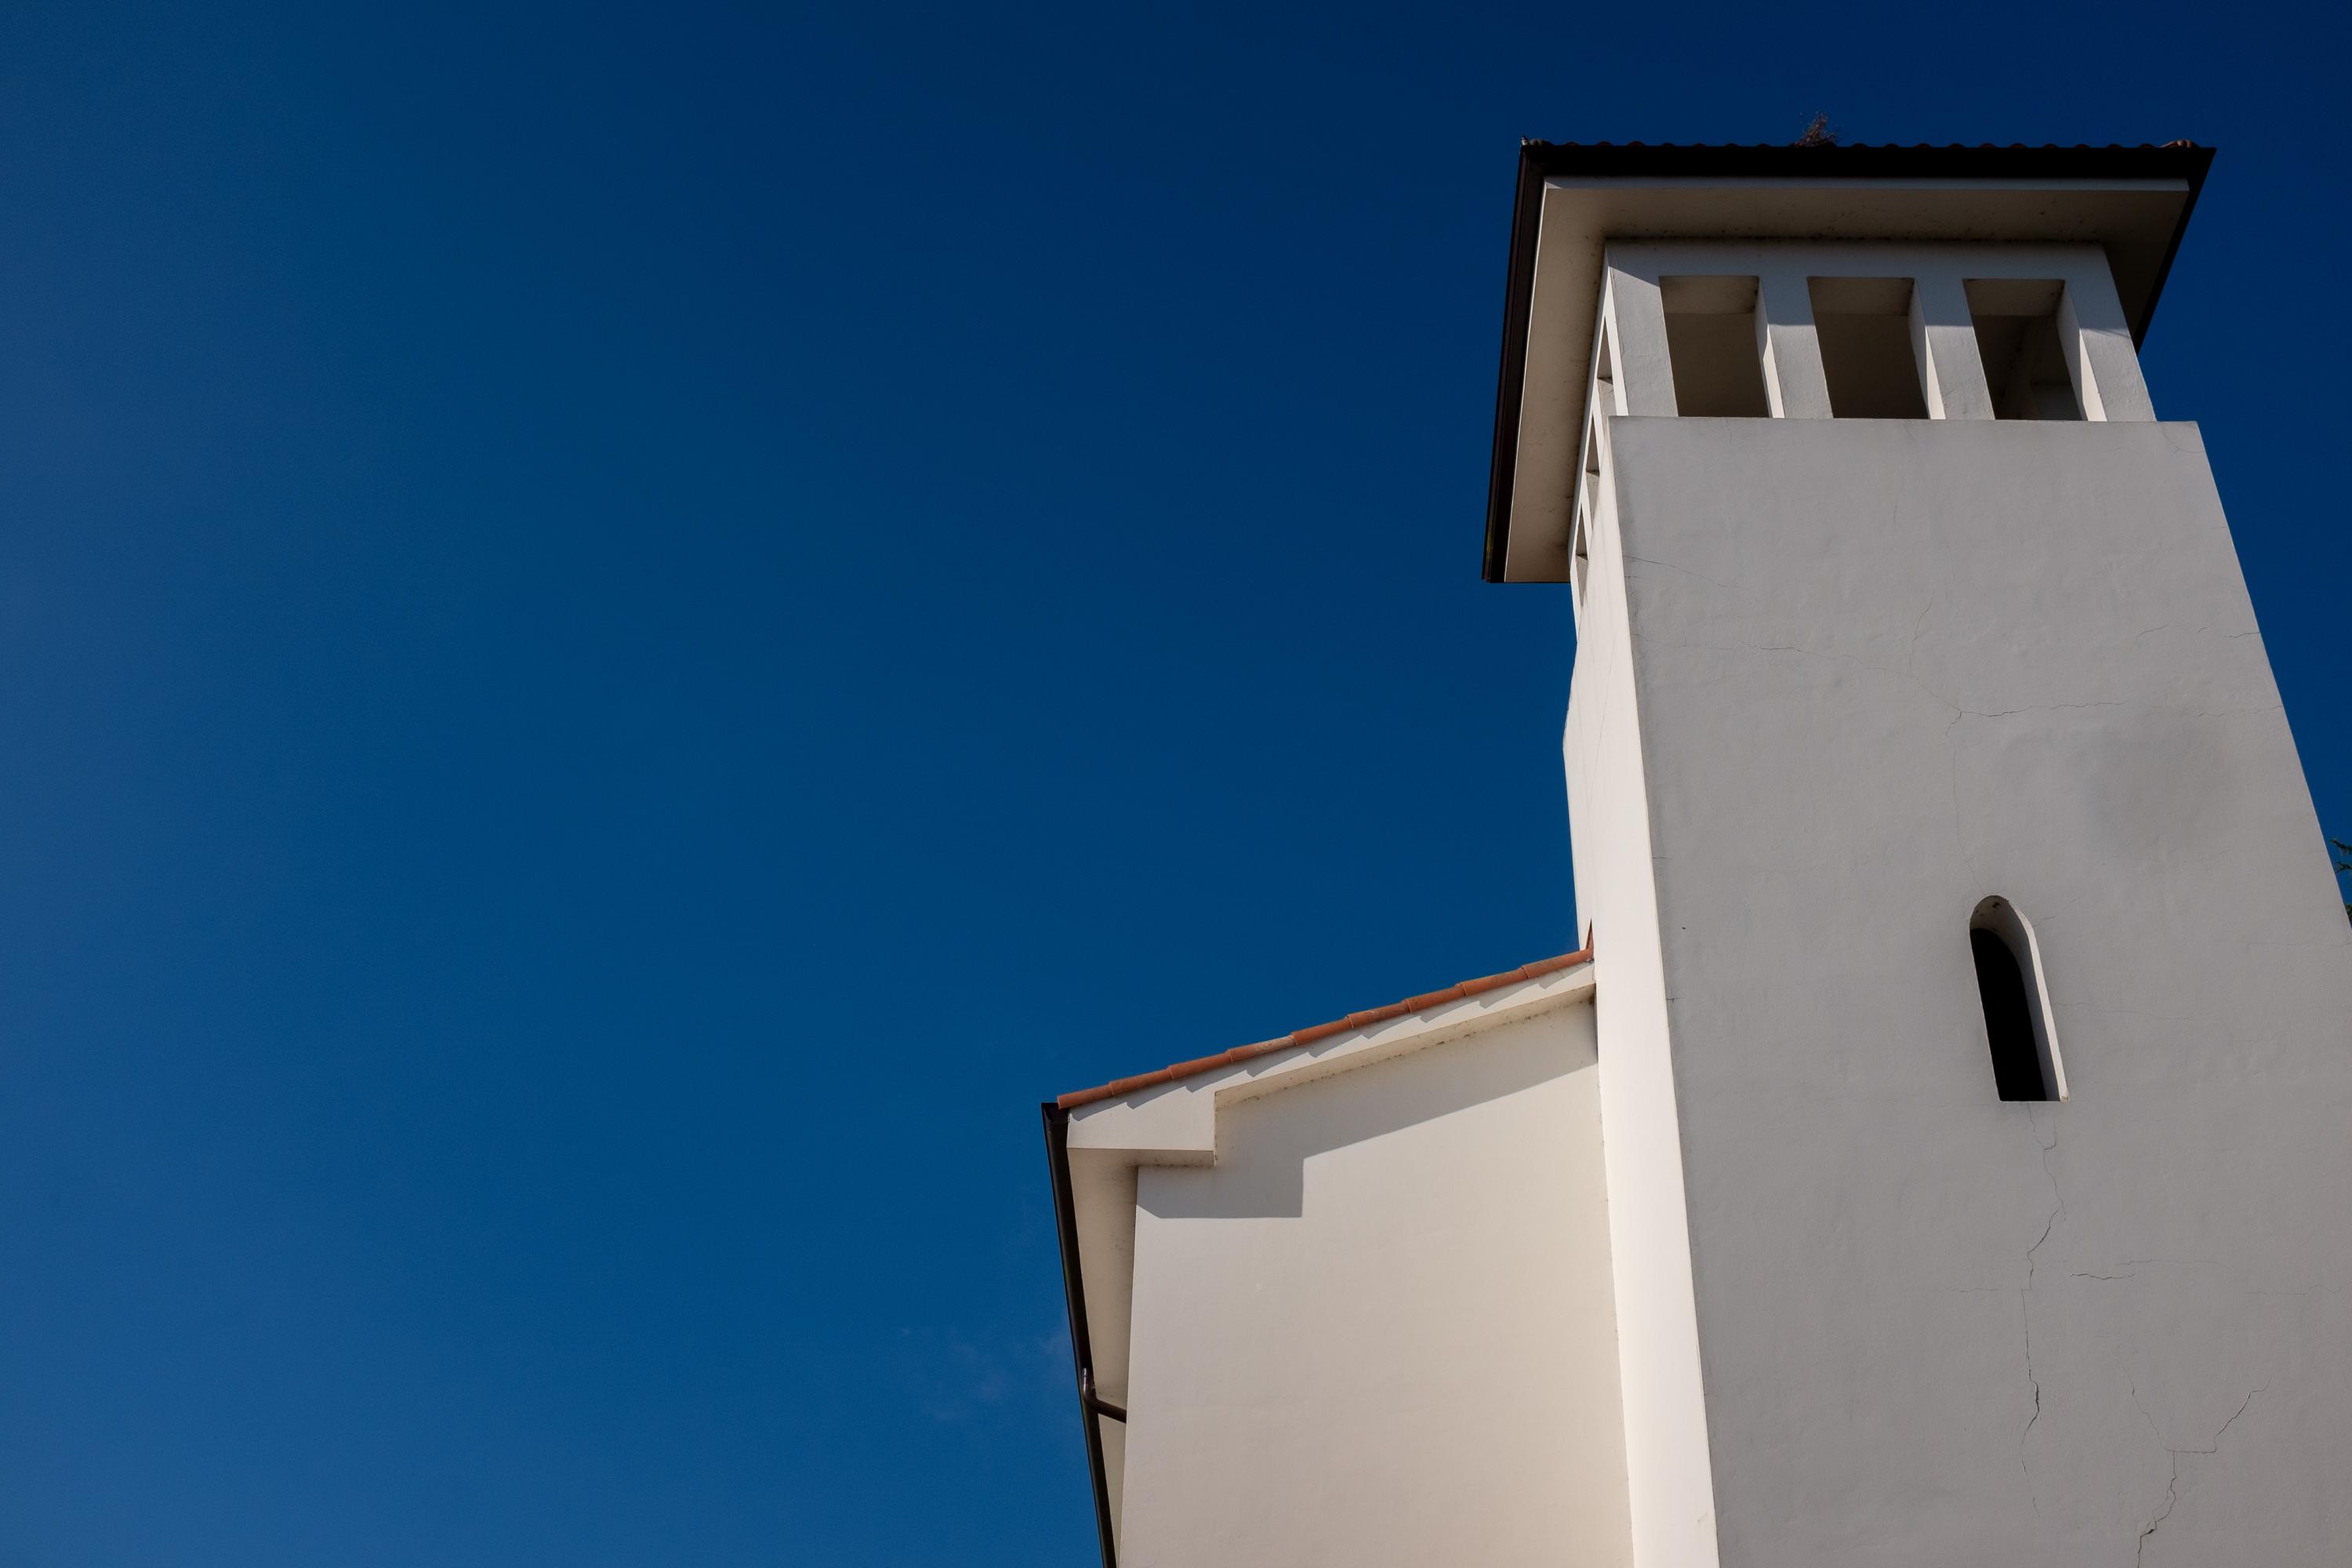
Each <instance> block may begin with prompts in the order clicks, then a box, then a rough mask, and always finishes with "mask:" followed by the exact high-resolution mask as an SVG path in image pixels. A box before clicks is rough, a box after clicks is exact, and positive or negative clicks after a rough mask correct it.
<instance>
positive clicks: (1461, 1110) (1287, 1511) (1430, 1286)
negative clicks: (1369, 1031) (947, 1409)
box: [1119, 1005, 1627, 1568]
mask: <svg viewBox="0 0 2352 1568" xmlns="http://www.w3.org/2000/svg"><path fill="white" fill-rule="evenodd" d="M1596 1076H1597V1074H1596V1069H1595V1066H1594V1058H1593V1034H1592V1010H1591V1007H1590V1006H1589V1005H1569V1006H1562V1007H1554V1008H1551V1009H1549V1010H1548V1011H1542V1012H1538V1013H1536V1014H1533V1015H1528V1016H1520V1017H1517V1018H1516V1019H1514V1020H1512V1021H1509V1022H1507V1023H1503V1024H1500V1025H1498V1026H1495V1027H1493V1028H1489V1029H1486V1030H1484V1031H1481V1032H1479V1033H1476V1034H1475V1035H1473V1036H1470V1037H1466V1038H1457V1039H1456V1040H1454V1042H1453V1043H1450V1044H1444V1045H1441V1046H1438V1047H1435V1048H1431V1049H1421V1050H1416V1051H1413V1052H1411V1053H1409V1054H1405V1055H1402V1056H1391V1057H1388V1058H1383V1059H1379V1060H1376V1061H1374V1062H1372V1064H1371V1065H1370V1066H1368V1067H1363V1068H1357V1069H1355V1070H1350V1071H1348V1072H1345V1073H1340V1074H1333V1075H1328V1076H1326V1077H1323V1078H1321V1079H1312V1080H1308V1081H1307V1082H1305V1083H1304V1084H1303V1085H1301V1086H1298V1087H1287V1088H1285V1089H1282V1090H1281V1092H1278V1093H1269V1094H1262V1095H1258V1096H1256V1097H1255V1098H1251V1099H1246V1100H1241V1101H1239V1102H1237V1103H1234V1104H1231V1105H1229V1106H1227V1107H1225V1108H1224V1109H1223V1110H1220V1112H1219V1114H1218V1119H1217V1120H1218V1151H1217V1160H1216V1163H1215V1164H1214V1165H1213V1166H1208V1167H1200V1168H1187V1167H1174V1166H1149V1167H1146V1168H1144V1169H1143V1170H1142V1171H1141V1172H1140V1173H1139V1187H1138V1192H1137V1215H1138V1217H1137V1226H1136V1233H1135V1293H1134V1301H1135V1309H1134V1310H1135V1322H1134V1350H1133V1356H1132V1373H1131V1377H1130V1380H1129V1390H1128V1394H1129V1397H1128V1415H1129V1426H1128V1436H1127V1441H1128V1449H1127V1460H1128V1463H1127V1470H1126V1479H1125V1492H1126V1495H1125V1498H1124V1508H1123V1518H1122V1525H1121V1538H1120V1543H1119V1557H1120V1562H1121V1563H1123V1564H1125V1565H1126V1568H1175V1565H1182V1568H1195V1565H1200V1564H1223V1563H1267V1564H1274V1563H1280V1564H1284V1565H1285V1568H1311V1565H1318V1564H1328V1565H1330V1568H1375V1565H1389V1564H1392V1565H1395V1568H1423V1565H1426V1564H1431V1563H1478V1564H1482V1565H1486V1564H1492V1565H1496V1568H1507V1565H1517V1564H1529V1565H1533V1564H1539V1563H1540V1564H1572V1565H1577V1568H1584V1565H1591V1568H1616V1565H1619V1564H1622V1563H1626V1562H1627V1535H1626V1524H1625V1501H1624V1473H1623V1455H1622V1446H1621V1442H1620V1438H1619V1435H1618V1422H1619V1414H1618V1411H1619V1403H1618V1392H1617V1380H1616V1351H1615V1335H1614V1332H1613V1325H1612V1297H1611V1289H1610V1281H1609V1270H1608V1226H1607V1220H1606V1212H1605V1204H1606V1200H1605V1197H1604V1194H1603V1187H1602V1179H1601V1147H1600V1104H1599V1096H1598V1092H1597V1085H1596V1082H1595V1079H1596Z"/></svg>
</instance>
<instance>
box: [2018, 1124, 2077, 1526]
mask: <svg viewBox="0 0 2352 1568" xmlns="http://www.w3.org/2000/svg"><path fill="white" fill-rule="evenodd" d="M2030 1114H2031V1115H2032V1121H2033V1123H2034V1129H2033V1141H2034V1142H2036V1143H2039V1144H2041V1145H2042V1180H2044V1181H2046V1182H2048V1183H2049V1184H2050V1197H2051V1201H2052V1202H2053V1203H2054V1204H2055V1205H2057V1206H2056V1207H2055V1208H2053V1209H2052V1210H2051V1211H2050V1216H2049V1217H2048V1218H2047V1219H2045V1220H2043V1221H2042V1234H2041V1235H2040V1236H2037V1237H2034V1238H2033V1245H2032V1247H2027V1248H2026V1249H2025V1289H2022V1290H2020V1291H2019V1292H2018V1293H2017V1312H2018V1317H2019V1318H2020V1319H2021V1321H2023V1324H2024V1328H2025V1381H2026V1382H2027V1383H2029V1384H2032V1386H2033V1410H2032V1414H2031V1415H2027V1416H2026V1418H2025V1426H2024V1427H2023V1429H2022V1430H2021V1431H2020V1432H2019V1433H2018V1434H2017V1468H2018V1473H2019V1474H2020V1475H2022V1476H2023V1477H2024V1478H2025V1495H2026V1496H2027V1498H2029V1499H2030V1500H2032V1503H2033V1511H2034V1512H2036V1513H2040V1512H2041V1511H2042V1497H2041V1494H2040V1493H2039V1492H2038V1491H2036V1490H2035V1489H2034V1486H2033V1471H2032V1467H2030V1466H2029V1465H2027V1464H2026V1462H2025V1440H2026V1439H2027V1438H2028V1437H2030V1436H2032V1435H2033V1427H2034V1425H2035V1423H2037V1422H2039V1421H2040V1420H2041V1419H2042V1379H2041V1378H2040V1377H2039V1376H2037V1375H2036V1374H2035V1373H2034V1371H2033V1283H2034V1278H2035V1276H2036V1274H2037V1273H2038V1272H2039V1271H2040V1268H2041V1267H2042V1265H2041V1258H2040V1254H2041V1251H2042V1243H2043V1242H2046V1241H2048V1240H2049V1239H2050V1233H2051V1232H2052V1231H2053V1230H2055V1229H2057V1228H2058V1220H2059V1216H2060V1215H2063V1214H2064V1213H2065V1212H2066V1194H2063V1193H2062V1192H2060V1191H2059V1190H2058V1178H2057V1176H2056V1175H2055V1174H2054V1173H2052V1171H2051V1169H2050V1152H2051V1151H2052V1150H2053V1149H2055V1148H2057V1147H2058V1129H2057V1127H2056V1126H2055V1125H2054V1124H2053V1125H2052V1126H2050V1127H2049V1129H2048V1131H2049V1133H2050V1137H2049V1139H2048V1141H2047V1142H2044V1141H2043V1139H2042V1131H2043V1129H2042V1121H2043V1116H2042V1113H2041V1112H2038V1111H2037V1112H2032V1113H2030Z"/></svg>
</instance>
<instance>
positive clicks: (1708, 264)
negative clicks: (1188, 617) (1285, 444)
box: [1486, 143, 2352, 1568]
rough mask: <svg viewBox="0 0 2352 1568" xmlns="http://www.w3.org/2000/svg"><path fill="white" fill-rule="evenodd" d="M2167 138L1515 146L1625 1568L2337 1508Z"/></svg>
mask: <svg viewBox="0 0 2352 1568" xmlns="http://www.w3.org/2000/svg"><path fill="white" fill-rule="evenodd" d="M2210 158H2211V154H2210V152H2208V151H2205V150H2203V149H2200V148H2196V147H2193V146H2189V145H2187V144H2183V143H2175V144H2172V145H2169V146H2165V147H2141V148H2103V149H2086V148H2075V149H2063V148H2042V149H2034V148H2007V149H1990V148H1987V149H1968V148H1911V149H1905V148H1840V147H1826V148H1812V147H1800V148H1696V147H1694V148H1672V147H1667V148H1643V147H1626V148H1612V147H1606V146H1603V147H1572V146H1554V145H1549V144H1544V143H1534V144H1530V145H1529V146H1528V148H1527V149H1526V150H1525V152H1524V153H1523V157H1522V162H1521V170H1520V188H1519V205H1518V213H1517V225H1516V229H1515V238H1514V263H1513V269H1512V280H1511V291H1510V315H1509V318H1508V324H1507V341H1506V349H1505V363H1504V375H1503V383H1502V398H1501V405H1502V406H1501V413H1500V418H1499V421H1498V431H1497V439H1496V468H1495V486H1494V500H1493V504H1492V509H1491V512H1490V517H1489V521H1488V535H1487V553H1486V574H1487V575H1488V577H1489V578H1490V579H1493V580H1496V581H1507V582H1529V581H1536V582H1555V583H1563V584H1567V585H1568V587H1567V591H1568V592H1569V593H1570V595H1572V596H1573V598H1574V601H1575V604H1576V617H1577V629H1578V639H1577V640H1578V647H1577V655H1576V666H1575V671H1574V676H1573V681H1572V687H1571V698H1570V705H1569V712H1568V721H1567V729H1566V737H1565V756H1566V765H1567V774H1568V791H1569V801H1570V815H1571V818H1572V824H1573V830H1574V844H1575V855H1576V889H1575V891H1576V903H1577V909H1578V912H1579V913H1578V918H1579V921H1580V926H1582V925H1588V924H1589V926H1590V929H1591V931H1592V934H1593V945H1594V949H1595V952H1596V954H1597V963H1599V964H1600V965H1601V967H1602V970H1603V972H1604V973H1605V983H1604V984H1602V985H1601V987H1600V989H1599V990H1598V992H1597V994H1596V996H1595V1002H1594V1005H1595V1009H1596V1019H1597V1032H1598V1039H1599V1062H1600V1066H1599V1074H1600V1077H1599V1083H1600V1097H1601V1125H1602V1128H1603V1139H1604V1144H1605V1147H1604V1151H1603V1158H1604V1163H1605V1170H1606V1182H1607V1193H1608V1205H1609V1218H1608V1223H1609V1230H1610V1237H1611V1251H1612V1259H1613V1272H1614V1289H1615V1294H1616V1309H1617V1311H1616V1321H1617V1332H1618V1355H1619V1367H1620V1372H1621V1376H1622V1394H1623V1401H1624V1412H1625V1437H1626V1460H1627V1479H1628V1487H1629V1497H1630V1506H1631V1517H1632V1525H1633V1556H1634V1561H1635V1562H1636V1563H1639V1564H1641V1565H1642V1568H1710V1565H1715V1564H1721V1565H1723V1568H1843V1565H1847V1564H1851V1565H1853V1568H1862V1565H1864V1564H1868V1565H1871V1568H1878V1565H1883V1564H1896V1563H1900V1564H1906V1565H1917V1568H1930V1565H1936V1564H1950V1565H1952V1568H1978V1565H1980V1564H1990V1563H2000V1564H2004V1565H2025V1564H2050V1565H2053V1568H2054V1565H2057V1564H2066V1565H2068V1568H2075V1565H2081V1564H2094V1563H2115V1564H2126V1563H2137V1564H2142V1565H2144V1568H2158V1565H2159V1564H2165V1563H2180V1564H2196V1565H2205V1568H2210V1565H2215V1564H2223V1563H2229V1564H2243V1565H2247V1568H2259V1565H2263V1564H2287V1563H2334V1562H2345V1561H2352V1485H2347V1481H2352V931H2347V925H2346V921H2345V918H2344V912H2343V910H2342V908H2341V906H2340V902H2339V900H2338V899H2337V897H2336V889H2335V887H2334V884H2333V881H2332V879H2331V877H2330V875H2329V869H2328V865H2327V862H2326V858H2325V853H2324V848H2325V847H2324V844H2323V841H2322V838H2321V835H2320V828H2319V825H2318V822H2317V820H2316V818H2315V814H2314V811H2313V808H2312V803H2311V799H2310V795H2309V794H2308V791H2307V789H2306V786H2305V782H2304V777H2303V773H2302V769H2301V766H2300V763H2298V761H2297V758H2296V755H2295V749H2294V738H2293V736H2292V734H2291V733H2290V732H2289V730H2288V726H2287V721H2286V715H2285V714H2284V711H2283V710H2282V707H2281V704H2280V700H2279V693H2278V689H2277V687H2276V685H2275V683H2274V682H2273V679H2272V675H2271V669H2270V665H2269V662H2268V659H2267V658H2266V657H2265V655H2264V652H2263V640H2262V637H2261V634H2260V632H2259V630H2258V629H2257V627H2256V625H2255V620H2254V616H2253V611H2252V606H2251V605H2250V604H2249V602H2248V599H2247V595H2246V588H2245V584H2244V582H2243V580H2242V576H2241V574H2240V572H2239V568H2238V563H2237V558H2236V554H2235V552H2234V550H2233V548H2232V545H2231V537H2230V531H2229V527H2228V524H2227V522H2226V521H2224V519H2223V516H2222V512H2221V502H2220V500H2219V498H2218V496H2217V494H2216V491H2215V488H2214V480H2213V476H2212V473H2211V471H2210V468H2209V467H2208V465H2207V462H2206V458H2205V453H2204V448H2203V445H2202V442H2201V440H2200V435H2199V431H2198V427H2197V426H2196V425H2194V424H2193V423H2189V422H2186V421H2178V420H2171V419H2165V418H2161V417H2159V416H2158V408H2157V406H2156V405H2155V404H2154V403H2153V402H2152V401H2151V398H2150V394H2149V390H2148V388H2147V386H2146V385H2145V384H2144V383H2143V381H2142V378H2141V374H2140V367H2139V362H2138V358H2137V350H2136V343H2137V340H2138V339H2139V337H2140V336H2142V335H2143V334H2144V333H2145V332H2146V331H2147V323H2148V320H2149V317H2150V314H2151V312H2152V311H2153V310H2154V307H2155V304H2156V300H2157V296H2158V291H2159V289H2160V288H2161V286H2162V283H2163V279H2164V276H2165V273H2166V271H2167V269H2168V267H2169V266H2170V263H2171V259H2172V256H2173V252H2174V250H2175V249H2176V248H2177V247H2178V245H2179V237H2180V234H2181V232H2182V229H2183V227H2184V226H2185V225H2186V223H2187V220H2188V216H2189V209H2190V207H2191V205H2193V203H2194V201H2195V196H2196V193H2197V190H2198V187H2199V185H2200V183H2201V181H2202V179H2203V177H2204V174H2205V171H2206V167H2207V164H2208V163H2210ZM2287 325H2288V323H2286V322H2285V321H2281V322H2279V323H2278V326H2279V328H2280V329H2281V330H2285V329H2286V328H2287ZM2159 390H2160V391H2161V390H2164V389H2159ZM2193 390H2194V389H2173V391H2174V393H2175V394H2176V395H2181V394H2185V393H2193ZM2184 403H2185V404H2186V405H2188V406H2186V407H2184V409H2183V410H2182V412H2192V413H2193V412H2194V411H2195V410H2194V397H2193V395H2184Z"/></svg>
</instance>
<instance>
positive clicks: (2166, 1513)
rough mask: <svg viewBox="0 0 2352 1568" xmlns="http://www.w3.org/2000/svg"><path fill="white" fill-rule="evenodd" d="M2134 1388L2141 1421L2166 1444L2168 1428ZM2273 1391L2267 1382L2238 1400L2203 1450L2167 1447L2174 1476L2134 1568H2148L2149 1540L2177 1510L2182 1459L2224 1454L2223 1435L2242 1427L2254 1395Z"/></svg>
mask: <svg viewBox="0 0 2352 1568" xmlns="http://www.w3.org/2000/svg"><path fill="white" fill-rule="evenodd" d="M2130 1387H2131V1396H2132V1404H2133V1405H2137V1406H2138V1409H2139V1413H2140V1416H2141V1418H2142V1419H2144V1420H2145V1421H2147V1425H2148V1428H2149V1430H2151V1431H2153V1432H2155V1434H2156V1437H2157V1441H2158V1442H2159V1443H2161V1442H2163V1441H2164V1429H2163V1428H2162V1427H2160V1426H2157V1424H2156V1417H2155V1416H2153V1415H2148V1413H2147V1405H2141V1404H2140V1398H2139V1384H2137V1383H2133V1384H2130ZM2269 1388H2270V1384H2267V1383H2265V1384H2262V1385H2261V1386H2260V1387H2256V1388H2251V1389H2248V1390H2247V1391H2246V1396H2245V1397H2244V1398H2243V1399H2241V1400H2240V1401H2238V1407H2237V1408H2236V1409H2235V1410H2232V1411H2231V1412H2230V1418H2229V1419H2228V1420H2226V1421H2224V1422H2222V1423H2221V1426H2217V1427H2215V1428H2214V1429H2213V1436H2211V1437H2210V1438H2208V1439H2207V1440H2206V1443H2205V1446H2204V1447H2201V1448H2195V1447H2191V1448H2175V1447H2166V1449H2165V1450H2164V1451H2165V1454H2166V1455H2167V1457H2168V1458H2170V1459H2171V1461H2172V1470H2171V1473H2170V1474H2169V1475H2168V1477H2166V1479H2165V1482H2164V1507H2163V1508H2162V1509H2161V1510H2158V1513H2157V1516H2156V1517H2155V1518H2154V1519H2151V1520H2149V1521H2147V1528H2146V1529H2144V1530H2142V1531H2140V1532H2139V1539H2138V1541H2137V1542H2135V1543H2134V1544H2133V1547H2132V1563H2133V1564H2134V1568H2145V1563H2146V1562H2147V1542H2148V1538H2149V1537H2150V1536H2152V1535H2154V1534H2155V1533H2156V1532H2157V1531H2158V1529H2160V1528H2161V1527H2162V1526H2163V1524H2164V1521H2166V1520H2168V1519H2170V1518H2171V1517H2172V1510H2173V1508H2174V1507H2175V1506H2176V1505H2177V1504H2178V1503H2179V1501H2180V1456H2181V1455H2183V1454H2218V1453H2220V1452H2221V1437H2222V1435H2223V1434H2224V1433H2226V1432H2228V1431H2229V1430H2230V1428H2231V1427H2232V1426H2236V1425H2237V1424H2238V1417H2239V1416H2241V1415H2244V1414H2245V1413H2246V1410H2247V1407H2248V1406H2249V1405H2252V1404H2253V1402H2254V1395H2255V1394H2262V1393H2265V1392H2267V1391H2268V1390H2269Z"/></svg>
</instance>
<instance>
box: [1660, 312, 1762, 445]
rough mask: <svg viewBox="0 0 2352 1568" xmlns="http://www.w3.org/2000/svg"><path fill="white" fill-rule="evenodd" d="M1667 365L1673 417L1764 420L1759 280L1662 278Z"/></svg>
mask: <svg viewBox="0 0 2352 1568" xmlns="http://www.w3.org/2000/svg"><path fill="white" fill-rule="evenodd" d="M1658 292H1659V295H1660V297H1661V299H1662V300H1664V305H1665V312H1666V361H1667V363H1668V365H1669V366H1670V367H1671V368H1672V370H1673V372H1674V377H1675V413H1677V414H1681V415H1685V416H1696V417H1699V418H1717V419H1722V418H1735V419H1766V418H1769V417H1770V416H1771V413H1772V405H1771V404H1770V403H1769V401H1768V400H1767V399H1766V397H1765V395H1764V360H1763V356H1762V354H1761V353H1759V352H1758V348H1757V342H1756V279H1753V278H1661V279H1658Z"/></svg>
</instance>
